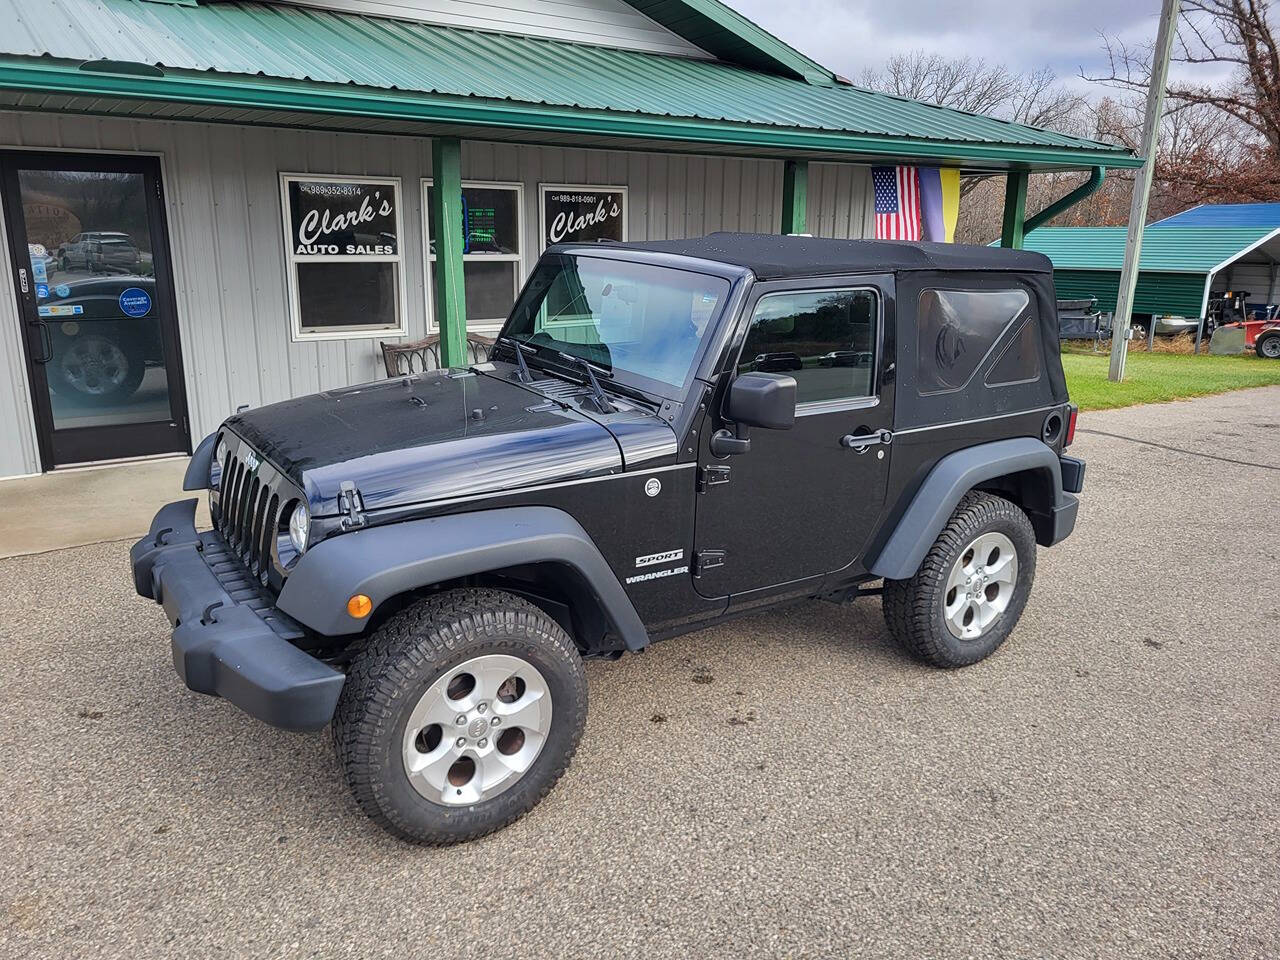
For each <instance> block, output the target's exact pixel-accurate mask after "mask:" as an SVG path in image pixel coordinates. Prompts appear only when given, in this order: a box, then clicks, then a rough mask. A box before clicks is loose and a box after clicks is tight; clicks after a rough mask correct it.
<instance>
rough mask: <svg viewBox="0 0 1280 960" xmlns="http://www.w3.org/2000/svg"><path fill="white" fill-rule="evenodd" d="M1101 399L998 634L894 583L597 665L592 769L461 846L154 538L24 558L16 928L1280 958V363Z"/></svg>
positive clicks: (395, 953)
mask: <svg viewBox="0 0 1280 960" xmlns="http://www.w3.org/2000/svg"><path fill="white" fill-rule="evenodd" d="M1081 428H1082V430H1088V431H1102V433H1098V432H1089V433H1083V434H1082V435H1081V436H1080V437H1079V439H1078V440H1077V444H1076V447H1075V448H1074V450H1073V452H1077V453H1079V454H1080V455H1082V456H1085V457H1086V458H1087V459H1088V460H1089V471H1088V482H1087V487H1086V490H1087V495H1086V498H1085V504H1084V507H1083V508H1082V511H1081V516H1080V522H1079V526H1078V527H1077V532H1076V535H1075V536H1074V537H1073V538H1071V539H1070V540H1069V541H1067V543H1066V544H1064V545H1063V546H1061V547H1059V548H1056V549H1054V550H1050V551H1044V552H1042V553H1041V555H1040V565H1039V569H1038V574H1037V583H1036V587H1035V591H1034V594H1033V597H1032V600H1031V603H1030V605H1029V606H1028V608H1027V612H1026V614H1025V616H1024V618H1023V621H1022V624H1021V626H1020V627H1019V629H1018V630H1017V632H1016V633H1015V634H1014V636H1013V638H1012V639H1011V640H1010V641H1009V643H1008V644H1006V646H1005V647H1004V648H1003V650H1001V651H1000V652H999V653H998V654H997V655H996V656H995V657H993V658H992V659H990V660H989V661H987V662H985V663H982V664H979V665H978V666H975V667H972V668H969V669H967V670H963V671H958V672H938V671H935V670H931V669H928V668H925V667H923V666H919V665H916V664H914V663H912V662H910V661H907V660H906V659H904V658H903V657H902V656H900V655H899V654H898V653H897V652H896V650H895V649H894V648H893V647H892V646H891V645H890V642H889V639H888V636H887V634H886V631H885V628H884V625H883V621H882V620H881V616H880V610H879V605H878V602H876V601H872V600H863V601H859V602H858V603H857V604H855V605H852V606H849V607H844V608H837V607H833V606H830V605H825V604H820V603H816V602H815V603H809V604H804V605H801V606H797V607H793V608H790V609H788V610H786V611H782V612H771V613H765V614H761V615H757V616H753V617H751V618H749V619H743V620H740V621H736V622H733V623H730V624H727V625H724V626H721V627H717V628H714V629H710V630H706V631H703V632H701V633H697V634H693V635H691V636H687V637H683V638H680V639H677V640H672V641H668V642H666V643H664V644H660V645H658V646H656V647H655V648H653V649H652V650H651V651H650V652H649V653H647V654H645V655H644V656H640V657H628V658H626V659H623V660H621V661H619V662H618V663H613V664H610V663H592V664H591V665H590V666H589V671H588V673H589V678H590V686H591V698H592V702H591V716H590V720H589V722H588V726H587V733H586V737H585V739H584V741H583V745H582V748H581V749H580V751H579V753H578V757H577V760H576V761H575V763H574V765H573V767H572V768H571V770H570V772H569V774H568V775H567V776H566V777H565V779H564V780H563V781H561V783H560V785H559V786H558V787H557V788H556V789H555V790H554V791H553V792H552V794H551V796H550V797H549V798H548V799H547V800H546V801H545V802H544V803H543V804H542V805H541V806H540V807H538V808H537V809H536V810H535V811H534V812H533V813H532V814H531V815H530V816H528V817H526V818H525V819H524V820H522V821H520V822H519V823H517V824H516V825H515V826H513V827H511V828H510V829H508V830H506V831H504V832H502V833H500V834H497V835H495V836H492V837H489V838H487V839H484V840H482V841H479V842H475V843H472V844H469V845H466V846H461V847H455V848H452V849H446V850H432V849H419V848H415V847H411V846H406V845H404V844H402V843H400V842H398V841H396V840H393V839H391V838H390V837H388V836H386V835H384V834H383V833H382V832H381V831H380V830H378V829H376V828H375V827H373V826H372V825H371V824H369V823H368V822H367V821H366V820H364V819H363V818H362V817H361V815H360V814H359V812H358V810H357V808H356V806H355V804H354V802H353V801H352V800H351V799H350V798H349V797H348V795H347V793H346V790H345V787H343V786H342V784H341V783H340V781H339V775H338V770H337V768H336V765H335V762H334V760H333V756H332V753H331V751H330V748H329V743H328V740H327V737H326V736H304V735H297V734H289V733H284V732H280V731H276V730H272V729H270V728H267V727H264V726H261V725H259V724H257V723H255V722H253V721H250V720H248V719H247V718H245V717H243V716H241V715H240V714H239V713H237V712H236V711H235V710H234V709H232V708H231V707H229V706H228V705H226V704H223V703H219V702H218V701H215V700H212V699H208V698H202V697H197V696H196V695H194V694H190V693H188V692H186V691H185V690H184V689H182V688H181V686H180V685H179V682H178V680H177V679H176V677H175V675H174V673H173V669H172V667H171V665H170V661H169V653H168V630H167V625H166V624H165V621H164V617H163V615H162V614H161V613H160V612H159V611H158V610H157V609H155V608H154V607H152V606H150V605H149V604H147V603H145V602H143V601H142V600H140V599H138V598H137V597H135V596H134V595H133V591H132V587H131V585H130V583H129V578H128V574H127V570H126V556H127V546H128V545H127V544H125V543H109V544H99V545H95V546H90V547H83V548H78V549H74V550H63V551H59V552H55V553H48V554H43V555H39V556H33V557H24V558H16V559H10V560H0V588H2V589H0V644H2V649H3V650H4V653H5V663H4V667H3V683H2V685H0V750H2V751H3V756H4V758H5V763H4V772H3V776H2V777H0V956H4V957H24V958H26V957H85V958H88V957H124V956H128V957H143V956H146V957H151V956H164V957H182V958H190V957H210V956H227V957H239V956H255V957H256V956H264V957H295V956H297V957H325V958H328V957H421V958H431V957H434V956H449V957H467V956H474V957H482V956H494V957H499V956H502V957H506V956H512V957H525V956H528V957H533V956H555V957H607V956H635V957H645V958H657V957H694V956H696V957H748V956H761V957H764V956H794V957H874V958H878V960H884V958H890V957H903V958H921V957H981V958H993V957H1011V958H1012V957H1018V958H1031V957H1036V958H1049V957H1055V958H1056V957H1062V958H1083V957H1135V956H1140V957H1148V956H1149V957H1178V958H1183V957H1186V958H1190V957H1197V958H1198V957H1231V958H1253V957H1258V958H1261V957H1276V956H1277V955H1280V867H1278V866H1277V865H1278V864H1280V772H1278V771H1280V766H1278V765H1277V762H1276V761H1277V751H1278V748H1280V538H1278V537H1277V526H1278V522H1280V389H1276V388H1270V389H1264V390H1254V391H1247V392H1242V393H1236V394H1229V395H1226V396H1222V397H1216V398H1208V399H1203V400H1197V401H1192V402H1186V403H1177V404H1168V405H1162V406H1153V407H1140V408H1131V409H1128V410H1120V411H1114V412H1108V413H1097V414H1089V415H1085V416H1083V417H1082V419H1081ZM1121 438H1128V439H1121ZM1139 441H1141V442H1139ZM175 493H176V491H175Z"/></svg>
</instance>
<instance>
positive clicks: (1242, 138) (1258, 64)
mask: <svg viewBox="0 0 1280 960" xmlns="http://www.w3.org/2000/svg"><path fill="white" fill-rule="evenodd" d="M1269 13H1270V11H1269V8H1268V4H1267V3H1266V0H1183V2H1182V13H1181V17H1180V20H1179V29H1178V38H1177V43H1176V45H1175V50H1174V60H1175V61H1177V62H1180V63H1183V64H1188V65H1190V66H1189V70H1188V71H1187V73H1188V74H1189V75H1191V76H1194V75H1195V74H1196V73H1197V72H1203V68H1204V67H1207V66H1216V67H1219V68H1225V69H1226V70H1227V71H1228V76H1227V78H1226V79H1225V80H1222V81H1218V82H1215V83H1203V82H1194V81H1192V80H1187V79H1182V80H1175V81H1170V84H1169V88H1168V91H1167V92H1166V108H1165V116H1164V121H1163V124H1162V130H1161V138H1160V143H1159V146H1158V149H1157V154H1156V169H1155V194H1154V195H1153V203H1154V202H1155V198H1156V197H1163V198H1164V199H1165V200H1166V201H1168V202H1170V203H1171V204H1172V205H1174V206H1177V207H1179V208H1182V207H1186V206H1190V205H1192V204H1195V203H1202V202H1206V201H1213V202H1232V201H1241V200H1276V199H1280V49H1278V48H1277V39H1276V36H1275V33H1274V31H1273V28H1272V25H1271V22H1270V19H1269ZM1103 48H1104V50H1105V52H1106V54H1107V61H1108V71H1107V72H1105V73H1103V74H1101V75H1098V76H1092V77H1091V76H1085V75H1084V74H1081V75H1082V76H1085V79H1087V80H1093V81H1095V82H1098V83H1101V84H1105V85H1107V86H1110V87H1112V88H1114V89H1116V90H1118V91H1120V97H1119V99H1118V102H1119V103H1120V104H1121V105H1122V106H1121V109H1120V110H1118V111H1116V112H1115V113H1114V114H1113V115H1112V117H1111V118H1110V119H1111V120H1112V121H1117V120H1118V121H1119V122H1113V124H1112V126H1113V129H1112V130H1111V133H1112V135H1114V136H1116V137H1118V138H1119V139H1121V141H1122V142H1130V143H1131V142H1132V140H1131V139H1130V137H1129V135H1130V134H1131V133H1132V130H1133V129H1134V128H1133V127H1132V124H1131V123H1129V122H1128V119H1127V118H1125V117H1123V116H1122V114H1123V113H1124V112H1125V111H1126V110H1128V111H1129V112H1130V113H1131V112H1132V109H1133V107H1132V105H1133V104H1134V103H1136V102H1137V101H1139V100H1140V99H1143V98H1145V94H1146V89H1147V86H1148V84H1149V82H1150V76H1151V70H1150V64H1151V47H1150V46H1149V45H1141V46H1137V47H1134V46H1130V45H1126V44H1125V43H1123V42H1122V41H1119V40H1115V39H1112V38H1109V37H1104V38H1103Z"/></svg>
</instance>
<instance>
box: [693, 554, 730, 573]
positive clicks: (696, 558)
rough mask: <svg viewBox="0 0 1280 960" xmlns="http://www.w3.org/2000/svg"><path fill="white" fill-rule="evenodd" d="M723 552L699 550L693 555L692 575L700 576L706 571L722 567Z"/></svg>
mask: <svg viewBox="0 0 1280 960" xmlns="http://www.w3.org/2000/svg"><path fill="white" fill-rule="evenodd" d="M724 559H725V552H724V551H723V550H699V551H698V552H697V553H695V554H694V555H693V575H694V576H695V577H700V576H702V574H703V572H704V571H706V570H711V569H713V568H714V567H723V566H724Z"/></svg>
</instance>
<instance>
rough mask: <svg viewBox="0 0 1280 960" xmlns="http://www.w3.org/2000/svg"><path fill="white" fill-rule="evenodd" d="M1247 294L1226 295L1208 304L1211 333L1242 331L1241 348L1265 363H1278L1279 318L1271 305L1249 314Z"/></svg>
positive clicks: (1239, 292)
mask: <svg viewBox="0 0 1280 960" xmlns="http://www.w3.org/2000/svg"><path fill="white" fill-rule="evenodd" d="M1248 299H1249V294H1248V292H1246V291H1233V292H1231V291H1229V292H1227V293H1225V294H1223V295H1222V296H1220V297H1215V298H1214V299H1213V300H1211V301H1209V324H1208V327H1209V329H1210V330H1213V331H1216V330H1221V329H1227V330H1233V329H1242V330H1244V348H1245V350H1246V351H1247V350H1253V352H1254V353H1256V354H1257V355H1258V356H1260V357H1265V358H1267V359H1268V360H1280V317H1277V309H1278V308H1277V307H1276V305H1275V304H1270V305H1268V306H1267V307H1265V308H1263V309H1258V308H1255V309H1254V310H1253V312H1249V310H1248V307H1247V302H1248Z"/></svg>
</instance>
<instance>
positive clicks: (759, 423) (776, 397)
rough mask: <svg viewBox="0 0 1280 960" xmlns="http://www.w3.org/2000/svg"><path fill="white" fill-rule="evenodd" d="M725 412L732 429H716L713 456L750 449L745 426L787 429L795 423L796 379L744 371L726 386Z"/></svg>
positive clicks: (777, 374)
mask: <svg viewBox="0 0 1280 960" xmlns="http://www.w3.org/2000/svg"><path fill="white" fill-rule="evenodd" d="M725 414H726V415H727V416H728V417H729V419H730V420H732V421H733V422H734V429H733V431H732V432H730V431H729V430H717V431H716V432H715V433H714V434H713V435H712V437H711V452H712V453H713V454H715V455H716V456H727V455H729V454H734V453H746V452H747V451H748V450H750V449H751V438H750V437H749V436H748V428H750V427H761V428H763V429H765V430H790V429H791V427H792V426H793V425H794V424H795V422H796V379H795V377H789V376H787V375H785V374H781V373H744V374H741V375H739V376H738V378H737V379H736V380H734V381H733V383H732V384H731V385H730V387H729V395H728V396H727V397H726V398H725Z"/></svg>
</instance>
